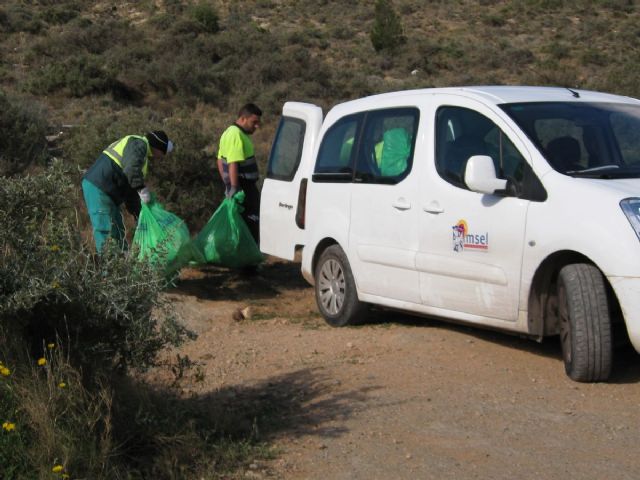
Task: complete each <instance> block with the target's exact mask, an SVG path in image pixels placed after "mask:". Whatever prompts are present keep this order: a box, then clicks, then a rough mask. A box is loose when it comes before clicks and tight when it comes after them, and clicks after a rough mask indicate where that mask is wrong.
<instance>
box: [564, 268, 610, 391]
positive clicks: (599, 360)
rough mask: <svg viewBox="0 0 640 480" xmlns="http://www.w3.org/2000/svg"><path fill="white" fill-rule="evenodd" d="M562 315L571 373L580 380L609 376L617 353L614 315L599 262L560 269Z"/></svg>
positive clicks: (565, 358)
mask: <svg viewBox="0 0 640 480" xmlns="http://www.w3.org/2000/svg"><path fill="white" fill-rule="evenodd" d="M558 318H559V321H560V342H561V345H562V357H563V359H564V366H565V370H566V372H567V375H569V377H570V378H572V379H573V380H576V381H578V382H597V381H603V380H606V379H607V378H608V377H609V373H610V372H611V363H612V357H613V348H612V344H611V318H610V314H609V305H608V302H607V291H606V287H605V283H604V278H603V277H602V273H600V271H599V270H598V269H597V268H596V267H595V266H593V265H590V264H586V263H576V264H572V265H567V266H565V267H563V268H562V270H560V274H559V276H558Z"/></svg>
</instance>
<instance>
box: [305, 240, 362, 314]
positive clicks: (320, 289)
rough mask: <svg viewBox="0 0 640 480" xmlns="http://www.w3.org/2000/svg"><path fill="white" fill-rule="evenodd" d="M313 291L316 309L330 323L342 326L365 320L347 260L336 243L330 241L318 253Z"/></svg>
mask: <svg viewBox="0 0 640 480" xmlns="http://www.w3.org/2000/svg"><path fill="white" fill-rule="evenodd" d="M315 291H316V302H317V304H318V309H319V310H320V313H321V314H322V316H323V317H324V319H325V320H326V321H327V323H328V324H329V325H331V326H333V327H344V326H346V325H356V324H358V323H362V321H363V320H364V314H365V311H366V307H365V305H364V304H363V303H362V302H360V300H358V292H357V291H356V283H355V281H354V279H353V274H352V273H351V268H350V267H349V261H348V260H347V256H346V255H345V253H344V252H343V251H342V249H341V248H340V247H339V246H338V245H331V246H330V247H328V248H327V249H326V250H325V251H324V252H322V255H320V259H319V260H318V264H317V265H316V270H315Z"/></svg>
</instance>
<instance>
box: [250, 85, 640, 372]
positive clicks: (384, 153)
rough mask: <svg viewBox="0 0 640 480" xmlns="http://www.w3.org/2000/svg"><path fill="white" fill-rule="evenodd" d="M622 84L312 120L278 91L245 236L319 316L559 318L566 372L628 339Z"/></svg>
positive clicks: (412, 103) (639, 184) (634, 133)
mask: <svg viewBox="0 0 640 480" xmlns="http://www.w3.org/2000/svg"><path fill="white" fill-rule="evenodd" d="M639 131H640V101H639V100H636V99H633V98H627V97H621V96H616V95H610V94H605V93H598V92H590V91H583V90H573V89H567V88H551V87H497V86H489V87H465V88H442V89H422V90H412V91H402V92H393V93H387V94H382V95H375V96H371V97H367V98H362V99H359V100H354V101H350V102H346V103H342V104H339V105H337V106H335V107H334V108H332V109H331V110H330V111H329V113H328V114H327V116H326V118H325V119H324V120H323V113H322V110H321V109H320V108H319V107H317V106H315V105H311V104H307V103H298V102H287V103H286V104H285V105H284V107H283V111H282V119H281V121H280V125H279V127H278V130H277V133H276V137H275V139H274V143H273V146H272V150H271V155H270V158H269V163H268V171H267V176H266V179H265V181H264V185H263V188H262V194H261V195H262V199H261V212H260V219H261V221H260V238H261V241H260V247H261V250H262V251H263V252H264V253H266V254H269V255H274V256H277V257H281V258H285V259H290V260H291V259H293V258H294V255H295V253H296V251H298V250H300V249H301V262H302V265H301V270H302V274H303V276H304V278H305V279H306V280H307V281H309V282H310V283H311V284H312V285H314V286H315V293H316V300H317V303H318V307H319V310H320V312H321V313H322V315H323V316H324V318H325V319H326V321H327V322H328V323H329V324H331V325H333V326H343V325H350V324H356V323H358V322H360V321H362V320H363V318H364V316H365V314H366V306H367V305H378V306H382V307H386V308H390V309H397V310H402V311H407V312H413V313H416V314H422V315H429V316H435V317H440V318H443V319H448V320H451V321H456V322H463V323H467V324H474V325H478V326H484V327H489V328H494V329H501V330H505V331H511V332H516V333H518V334H522V335H526V336H529V337H532V338H535V339H537V340H542V339H543V338H544V337H547V336H552V335H559V337H560V340H561V345H562V355H563V359H564V364H565V369H566V372H567V374H568V375H569V376H570V377H571V378H572V379H574V380H577V381H602V380H606V379H607V378H608V377H609V375H610V371H611V365H612V356H613V344H614V338H615V339H618V338H623V339H626V337H627V336H628V338H629V340H630V341H631V344H632V345H633V346H634V348H635V350H636V351H640V255H639V253H640V248H639V247H640V245H639V243H638V242H639V241H640V198H639V197H640V135H638V132H639Z"/></svg>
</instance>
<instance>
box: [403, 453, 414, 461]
mask: <svg viewBox="0 0 640 480" xmlns="http://www.w3.org/2000/svg"><path fill="white" fill-rule="evenodd" d="M412 457H413V455H411V454H410V453H407V455H406V456H405V457H404V458H406V459H407V460H411V458H412Z"/></svg>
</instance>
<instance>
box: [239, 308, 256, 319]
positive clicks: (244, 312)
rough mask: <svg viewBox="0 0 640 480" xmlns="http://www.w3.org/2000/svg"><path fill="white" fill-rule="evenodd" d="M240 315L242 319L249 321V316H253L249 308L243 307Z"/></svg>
mask: <svg viewBox="0 0 640 480" xmlns="http://www.w3.org/2000/svg"><path fill="white" fill-rule="evenodd" d="M240 313H242V316H243V317H244V318H248V319H250V318H251V316H252V315H253V309H252V308H251V307H245V308H243V309H242V310H241V311H240Z"/></svg>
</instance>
